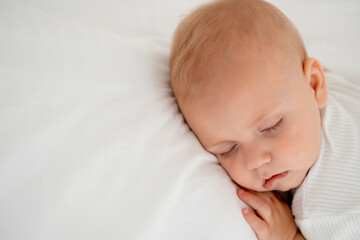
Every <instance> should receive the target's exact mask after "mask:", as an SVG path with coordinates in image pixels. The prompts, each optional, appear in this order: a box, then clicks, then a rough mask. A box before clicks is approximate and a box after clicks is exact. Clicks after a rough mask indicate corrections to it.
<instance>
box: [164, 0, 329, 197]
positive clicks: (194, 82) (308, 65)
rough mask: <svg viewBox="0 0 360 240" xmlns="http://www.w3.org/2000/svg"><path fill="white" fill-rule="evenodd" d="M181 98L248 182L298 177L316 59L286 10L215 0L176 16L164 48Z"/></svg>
mask: <svg viewBox="0 0 360 240" xmlns="http://www.w3.org/2000/svg"><path fill="white" fill-rule="evenodd" d="M170 75H171V85H172V88H173V91H174V95H175V97H176V100H177V102H178V105H179V108H180V110H181V112H182V114H183V116H184V118H185V119H186V121H187V123H188V125H189V126H190V128H191V129H192V131H193V132H194V133H195V135H196V136H197V138H198V139H199V141H200V142H201V144H202V146H203V147H204V148H205V149H206V150H207V151H209V152H210V153H212V154H214V155H215V156H216V157H217V159H218V161H219V163H220V165H221V166H222V167H223V168H224V169H225V170H226V171H227V173H228V174H229V176H230V177H231V178H232V179H233V180H234V181H235V182H236V183H238V184H239V185H241V186H242V187H245V188H248V189H252V190H256V191H270V190H281V191H286V190H289V189H291V188H294V187H297V186H299V185H300V184H301V182H302V181H303V180H304V178H305V176H306V174H307V172H308V170H309V169H310V168H311V166H312V165H313V164H314V163H315V161H316V159H317V157H318V154H319V149H320V141H321V117H320V111H319V110H320V109H322V108H323V107H324V106H325V104H326V100H327V90H326V83H325V77H324V74H323V70H322V67H321V65H320V63H319V62H318V61H317V60H316V59H314V58H308V56H307V53H306V50H305V47H304V44H303V41H302V39H301V36H300V35H299V33H298V31H297V30H296V28H295V26H294V25H293V24H292V23H291V22H290V20H289V19H288V18H287V17H286V16H285V15H284V14H283V13H281V12H280V11H279V10H278V9H277V8H275V7H274V6H272V5H271V4H269V3H267V2H264V1H258V0H220V1H215V2H212V3H209V4H206V5H203V6H201V7H199V8H197V9H196V10H195V11H193V12H192V13H190V14H189V15H188V16H187V17H186V18H185V19H184V20H183V21H182V22H181V23H180V25H179V26H178V28H177V30H176V32H175V35H174V41H173V46H172V51H171V56H170Z"/></svg>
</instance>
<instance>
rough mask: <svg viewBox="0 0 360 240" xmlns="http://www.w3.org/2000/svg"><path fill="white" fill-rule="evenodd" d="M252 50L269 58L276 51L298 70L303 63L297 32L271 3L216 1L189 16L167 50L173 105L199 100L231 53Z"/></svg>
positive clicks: (247, 0)
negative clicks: (189, 98)
mask: <svg viewBox="0 0 360 240" xmlns="http://www.w3.org/2000/svg"><path fill="white" fill-rule="evenodd" d="M254 44H255V45H254ZM254 46H255V48H256V49H259V48H262V49H264V48H265V51H267V52H269V54H271V53H270V51H273V50H275V51H281V52H283V53H285V54H286V55H287V56H288V57H290V59H291V60H294V61H296V62H298V64H301V66H302V63H303V61H304V60H305V59H306V58H307V53H306V49H305V47H304V43H303V40H302V38H301V36H300V34H299V32H298V31H297V29H296V27H295V26H294V25H293V24H292V23H291V21H290V20H289V19H288V18H287V17H286V16H285V15H284V14H283V13H282V12H281V11H280V10H279V9H277V8H276V7H274V6H273V5H271V4H270V3H267V2H265V1H261V0H218V1H214V2H211V3H208V4H204V5H201V6H200V7H198V8H197V9H195V10H194V11H192V12H191V13H190V14H189V15H187V16H186V17H185V18H184V19H183V20H182V21H181V22H180V24H179V25H178V27H177V29H176V31H175V33H174V36H173V43H172V48H171V54H170V79H171V86H172V88H173V91H174V94H175V97H176V99H177V101H178V102H179V100H185V99H186V98H187V97H188V96H189V95H194V94H199V91H201V89H203V88H204V87H206V86H207V85H208V84H209V82H211V81H212V79H213V76H214V73H215V72H216V71H218V70H221V65H222V64H225V63H224V60H225V59H226V57H227V55H229V54H230V53H231V52H234V51H235V50H236V53H238V52H240V53H241V52H245V51H249V49H250V48H252V47H254ZM266 49H267V50H266ZM239 50H240V51H239Z"/></svg>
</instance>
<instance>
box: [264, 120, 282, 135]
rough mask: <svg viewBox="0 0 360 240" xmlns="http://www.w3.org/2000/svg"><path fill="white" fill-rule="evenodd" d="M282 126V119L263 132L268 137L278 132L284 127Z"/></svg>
mask: <svg viewBox="0 0 360 240" xmlns="http://www.w3.org/2000/svg"><path fill="white" fill-rule="evenodd" d="M282 125H283V119H282V118H281V119H280V120H279V121H278V122H277V123H276V124H275V125H274V126H272V127H270V128H267V129H264V130H262V131H261V132H262V133H264V134H266V135H269V134H272V133H273V132H274V131H277V130H278V129H279V128H280V127H282Z"/></svg>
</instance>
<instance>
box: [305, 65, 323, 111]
mask: <svg viewBox="0 0 360 240" xmlns="http://www.w3.org/2000/svg"><path fill="white" fill-rule="evenodd" d="M304 74H305V79H306V82H307V83H308V84H309V85H310V87H311V88H312V89H313V91H314V95H315V99H316V101H317V103H318V106H319V109H322V108H323V107H325V105H326V102H327V97H328V93H327V88H326V79H325V75H324V71H323V68H322V66H321V64H320V62H319V60H317V59H316V58H307V59H306V60H305V62H304Z"/></svg>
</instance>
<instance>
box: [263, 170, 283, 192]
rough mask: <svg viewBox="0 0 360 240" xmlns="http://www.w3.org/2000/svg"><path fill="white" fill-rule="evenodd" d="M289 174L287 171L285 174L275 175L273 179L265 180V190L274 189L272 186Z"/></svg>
mask: <svg viewBox="0 0 360 240" xmlns="http://www.w3.org/2000/svg"><path fill="white" fill-rule="evenodd" d="M287 174H288V171H285V172H282V173H279V174H275V175H273V176H271V177H270V178H268V179H265V180H264V184H263V186H264V188H266V189H270V188H272V186H273V185H274V182H275V181H277V180H279V179H281V178H284V177H286V176H287Z"/></svg>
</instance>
